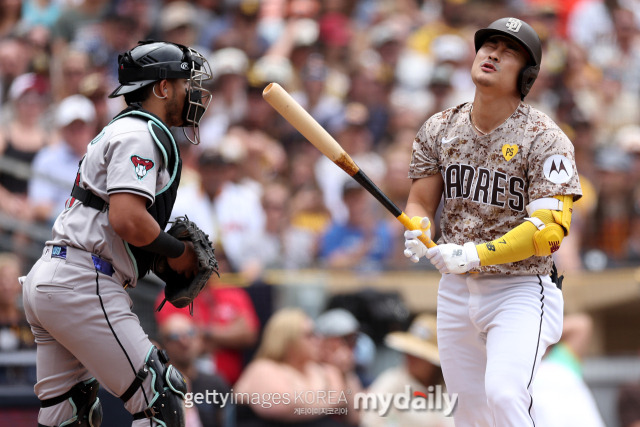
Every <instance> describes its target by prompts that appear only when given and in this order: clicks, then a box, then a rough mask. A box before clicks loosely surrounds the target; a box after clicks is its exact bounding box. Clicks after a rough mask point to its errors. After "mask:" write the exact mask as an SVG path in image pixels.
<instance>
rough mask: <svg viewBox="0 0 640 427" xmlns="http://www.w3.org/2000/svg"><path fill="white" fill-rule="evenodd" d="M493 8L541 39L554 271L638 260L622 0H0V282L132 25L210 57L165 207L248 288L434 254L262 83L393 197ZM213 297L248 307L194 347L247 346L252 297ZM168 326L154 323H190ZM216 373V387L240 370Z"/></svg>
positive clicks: (252, 331) (630, 50)
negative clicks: (553, 189)
mask: <svg viewBox="0 0 640 427" xmlns="http://www.w3.org/2000/svg"><path fill="white" fill-rule="evenodd" d="M503 16H517V17H519V18H522V19H524V20H526V21H527V22H528V23H530V24H531V25H532V26H533V27H534V28H535V29H536V31H537V32H538V34H539V35H540V37H541V39H542V42H543V61H542V68H541V71H540V75H539V77H538V79H537V81H536V83H535V85H534V86H533V89H532V91H531V92H530V94H529V95H528V96H527V98H526V100H525V101H526V102H527V103H529V104H531V105H533V106H535V107H537V108H539V109H540V110H542V111H543V112H545V113H547V114H548V115H549V116H551V118H552V119H554V120H555V121H556V122H557V123H558V124H559V125H560V126H561V127H562V129H563V130H564V131H565V133H566V134H567V135H568V136H569V138H570V139H571V141H572V142H573V144H574V146H575V150H576V162H577V166H578V170H579V173H580V180H581V184H582V188H583V193H584V197H583V198H582V199H581V200H580V201H579V202H577V203H576V205H575V209H574V215H573V224H572V232H571V235H570V236H569V237H568V238H567V239H565V241H564V242H563V245H562V248H561V250H560V251H559V252H558V253H557V254H556V263H557V265H558V269H559V270H560V271H561V272H565V273H570V272H579V271H592V270H593V271H597V270H603V269H616V268H619V267H629V266H636V265H638V261H639V260H640V179H639V178H640V72H639V69H640V2H638V1H635V0H617V1H616V0H563V1H551V0H484V1H479V0H422V1H420V0H322V1H320V0H261V1H260V0H195V1H190V2H184V1H161V0H112V1H107V0H84V1H83V0H49V1H47V0H0V251H2V252H5V254H4V255H6V257H5V258H3V259H2V263H0V271H2V276H3V278H15V277H17V276H18V275H20V274H24V273H26V272H27V271H28V269H29V268H30V266H31V264H32V262H33V261H34V260H35V259H36V258H37V257H38V256H39V255H40V253H41V250H42V244H43V243H44V241H45V240H47V238H48V237H49V235H50V227H51V224H52V223H53V221H54V219H55V217H56V216H57V214H58V213H59V212H60V211H61V210H62V209H63V208H64V202H65V200H66V199H67V197H68V196H69V191H70V189H71V186H72V182H73V180H74V178H75V174H76V171H77V166H78V162H79V160H80V159H81V157H82V155H83V154H84V152H85V149H86V145H87V144H88V143H89V141H91V140H92V138H93V137H94V136H95V135H96V134H97V133H98V132H99V131H100V129H101V128H102V127H103V126H105V125H106V124H107V123H108V122H109V121H110V120H111V118H112V117H113V116H114V115H115V114H116V113H117V112H119V111H120V110H122V109H123V108H124V105H123V104H122V102H123V101H122V98H116V99H109V98H108V97H107V96H108V94H109V93H110V92H111V91H112V90H113V89H114V88H115V87H117V67H116V64H117V57H118V54H119V53H122V52H124V51H126V50H128V49H130V48H132V47H133V46H135V45H136V42H137V41H138V40H146V39H155V40H166V41H171V42H176V43H180V44H184V45H187V46H191V47H194V48H195V49H197V50H198V51H199V52H201V53H203V54H204V55H205V56H206V57H207V58H208V60H209V62H210V64H211V67H212V70H213V75H214V79H213V81H212V82H210V89H211V91H212V93H213V101H212V103H211V106H210V107H209V110H208V111H207V113H206V115H205V116H204V118H203V120H202V122H201V140H202V143H201V144H200V145H198V146H192V145H191V144H190V143H189V142H188V141H187V140H186V139H185V138H184V137H183V136H182V132H179V131H177V132H175V136H176V138H177V140H178V141H179V144H180V147H181V153H182V156H183V162H184V170H183V174H182V181H181V189H180V191H179V195H178V200H177V201H176V207H175V209H174V213H175V214H177V215H184V214H187V215H188V216H189V218H190V219H192V220H194V221H195V222H196V223H198V224H199V225H200V226H201V227H202V228H203V229H204V230H205V231H206V232H207V233H208V234H209V235H210V236H212V237H213V239H214V243H215V246H216V254H218V255H219V258H220V260H221V261H222V262H221V265H222V272H223V273H233V274H236V275H237V277H239V278H240V279H238V280H239V281H240V282H242V283H245V284H259V283H261V282H262V281H263V279H264V277H265V274H266V273H267V272H269V271H272V270H286V271H298V270H302V269H322V270H332V271H335V270H346V271H355V272H360V273H371V272H381V271H394V270H408V269H413V270H422V269H423V270H432V268H431V266H430V264H429V263H427V262H421V263H419V264H417V265H414V264H413V263H409V262H407V260H406V258H404V256H403V255H402V246H403V238H402V229H401V225H400V224H399V223H397V222H396V221H395V219H394V218H393V217H392V216H390V215H389V214H388V213H387V212H386V211H384V210H383V209H382V208H381V207H380V206H379V205H378V204H377V202H376V201H375V200H374V199H373V198H372V197H371V196H370V195H368V194H367V193H366V192H365V191H364V190H362V188H360V187H359V186H358V185H357V184H354V183H353V182H352V181H351V179H350V178H349V177H348V176H347V175H346V174H345V173H344V172H343V171H342V170H340V169H339V168H337V167H336V166H335V165H334V164H333V163H331V162H330V161H329V160H328V159H326V158H324V157H323V156H322V155H321V154H320V152H319V151H318V150H317V149H315V147H313V146H312V145H311V144H309V143H308V142H306V141H305V140H304V138H303V137H302V136H301V135H299V134H298V133H297V132H296V131H295V129H293V128H292V127H291V126H290V125H289V124H287V123H286V122H285V121H284V120H283V119H282V118H281V117H280V116H279V115H278V114H277V113H276V112H275V110H273V109H272V108H271V107H270V106H269V105H268V104H267V103H266V102H264V100H263V99H262V91H263V89H264V88H265V86H266V85H267V84H268V83H270V82H277V83H279V84H280V85H282V86H283V87H284V88H285V89H286V90H287V91H288V92H289V93H291V94H292V96H293V97H294V98H295V99H296V100H298V101H299V102H300V104H302V105H303V106H304V107H305V108H306V109H307V110H308V111H309V112H310V113H311V114H312V115H313V116H314V117H315V118H316V119H317V120H318V122H320V123H321V124H322V125H323V126H324V127H325V128H326V129H327V130H328V131H329V132H330V133H331V134H332V135H334V136H335V137H336V139H337V140H338V141H339V142H340V143H341V144H342V145H343V146H344V148H345V149H346V150H347V152H349V153H350V154H351V155H352V157H353V158H354V160H355V161H356V163H358V165H360V166H361V168H362V169H363V170H364V171H365V172H366V173H367V175H369V176H370V177H371V179H372V180H373V181H374V182H375V183H377V184H378V185H379V186H380V187H381V188H382V189H383V191H384V192H385V193H386V194H387V195H388V196H389V197H390V198H391V199H392V200H393V201H394V202H395V203H396V204H397V205H398V206H399V207H401V208H403V207H404V204H405V202H406V199H407V195H408V190H409V186H410V181H409V180H408V179H407V171H408V164H409V160H410V156H411V146H412V141H413V139H414V137H415V134H416V133H417V131H418V129H419V127H420V126H421V124H422V123H423V122H424V121H425V120H426V119H427V118H428V117H429V116H430V115H432V114H434V113H436V112H438V111H441V110H443V109H445V108H449V107H452V106H455V105H457V104H460V103H463V102H467V101H471V100H472V99H473V93H474V86H473V83H472V82H471V80H470V77H469V72H468V71H469V68H470V65H471V63H472V61H473V58H474V54H475V52H474V49H473V34H474V32H475V31H476V30H477V29H479V28H481V27H484V26H486V25H487V24H488V23H490V22H492V21H493V20H495V19H497V18H499V17H503ZM436 231H437V230H436ZM4 255H3V256H4ZM6 281H7V282H8V284H6V285H4V286H5V288H6V291H3V292H4V295H3V296H2V297H3V301H5V302H6V304H5V303H4V302H3V305H2V307H0V325H13V324H15V323H16V321H15V319H17V318H19V317H20V314H19V307H18V306H17V305H16V304H15V299H16V298H17V296H18V294H19V289H18V290H17V291H16V290H13V288H14V287H13V285H11V284H10V283H9V282H11V280H6ZM16 286H17V283H16ZM3 289H4V288H3ZM255 295H259V294H258V293H255V294H254V295H253V296H254V298H253V301H254V302H255V301H257V300H259V298H256V297H255ZM211 298H213V296H212V297H211ZM216 298H217V299H216V301H227V302H228V303H229V306H230V307H234V308H233V309H229V310H227V311H226V312H225V311H224V310H219V312H218V313H217V314H215V313H210V314H208V315H206V316H205V320H203V319H199V320H198V322H199V323H200V324H201V326H202V325H211V324H219V325H222V326H224V325H229V324H232V323H233V322H231V321H230V320H229V317H228V314H229V312H234V310H235V311H238V312H242V313H244V315H243V316H241V317H243V319H244V320H243V322H245V323H242V324H235V328H236V329H235V331H236V335H233V334H232V333H229V334H228V335H225V333H226V332H224V331H223V330H222V329H224V328H222V329H220V330H215V328H214V329H211V330H208V331H207V333H206V334H204V335H205V338H204V343H205V344H206V343H207V342H208V341H210V342H209V344H208V345H209V347H210V349H212V348H215V347H216V344H211V342H213V341H216V340H217V342H218V343H220V342H224V343H226V344H225V345H227V344H228V345H229V347H230V348H232V349H235V350H238V349H245V350H246V349H251V348H254V349H255V346H257V345H258V344H257V343H258V341H257V340H258V337H259V335H260V334H261V331H262V327H263V326H264V324H265V322H266V321H267V319H268V318H269V317H270V314H271V312H270V310H269V307H266V308H265V307H261V306H259V305H257V306H256V307H253V308H252V307H249V306H251V305H252V303H251V301H250V300H247V299H246V296H238V295H235V294H234V293H233V292H229V293H227V294H225V295H217V296H216ZM212 301H213V300H212ZM396 302H397V301H396ZM211 305H215V304H214V303H211ZM222 306H224V304H221V307H222ZM11 307H13V309H12V308H11ZM252 310H253V311H252ZM202 312H203V313H204V312H206V309H203V310H202ZM225 313H226V315H227V317H225ZM247 313H249V314H247ZM414 314H415V313H414ZM207 316H209V317H207ZM216 316H218V317H216ZM216 319H217V320H216ZM164 320H167V319H164ZM360 320H362V319H360ZM404 320H405V321H404V322H403V323H402V326H404V327H405V328H406V327H408V326H409V321H408V320H409V319H408V318H404ZM167 321H168V320H167ZM12 322H13V323H12ZM185 322H186V320H184V319H183V320H182V321H181V322H175V321H174V322H173V323H170V324H169V325H173V327H175V328H178V329H180V328H182V330H183V332H184V331H187V332H188V331H190V330H191V329H190V325H189V324H186V323H185ZM198 322H196V323H198ZM216 322H217V323H216ZM300 322H301V321H300V320H299V321H298V323H300ZM303 323H304V322H302V323H300V324H303ZM159 327H160V329H162V327H161V326H159ZM167 327H168V326H167ZM201 329H202V328H201ZM205 329H206V328H205ZM16 330H19V331H21V329H19V328H18V329H16V327H13V331H14V333H13V336H14V338H15V337H16V336H18V338H19V339H18V340H17V341H16V340H15V339H14V340H13V341H11V340H9V341H7V340H8V338H7V339H4V337H5V335H6V334H3V335H2V336H0V338H3V339H0V351H1V350H2V348H14V349H15V348H22V346H23V345H24V346H25V347H28V346H29V345H30V344H29V343H28V341H29V340H28V338H25V336H27V335H28V330H27V331H22V332H19V333H16V332H15V331H16ZM238 331H244V335H243V334H240V332H238ZM247 331H248V332H247ZM351 332H352V331H349V334H350V333H351ZM373 332H375V331H373ZM297 333H302V332H301V331H298V332H297ZM167 334H169V335H170V333H169V332H167ZM169 335H167V336H169ZM174 335H175V334H174ZM347 335H348V334H347ZM7 336H8V335H7ZM158 336H160V334H159V335H158ZM23 338H24V339H23ZM378 338H379V339H376V344H379V343H380V342H382V340H383V337H378ZM212 340H213V341H212ZM220 340H222V341H220ZM225 340H228V341H225ZM23 341H24V343H23ZM7 343H9V344H7ZM31 345H32V343H31ZM218 345H219V344H218ZM205 347H206V345H205ZM365 353H366V352H365ZM185 363H186V362H185ZM185 369H189V368H188V366H185ZM233 369H236V370H235V371H233V372H235V374H234V375H235V376H232V377H228V378H226V380H227V383H229V384H233V382H234V381H235V380H237V375H239V373H240V370H241V368H238V367H237V366H236V367H234V368H233ZM256 369H257V370H258V371H259V369H265V367H264V366H263V367H258V368H256ZM256 369H253V370H252V372H253V371H256ZM266 369H269V367H267V368H266ZM245 383H251V382H245ZM365 383H366V381H365ZM254 385H255V384H254ZM258 387H259V385H258ZM350 421H353V420H350ZM434 425H435V424H434ZM625 427H626V426H625Z"/></svg>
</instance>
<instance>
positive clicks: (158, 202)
mask: <svg viewBox="0 0 640 427" xmlns="http://www.w3.org/2000/svg"><path fill="white" fill-rule="evenodd" d="M123 117H133V118H136V119H140V120H144V121H146V122H147V127H148V129H149V132H150V133H151V136H152V138H153V140H154V141H155V143H156V145H157V147H158V149H159V150H160V153H161V154H162V160H163V165H162V167H165V168H166V169H167V171H169V174H170V179H169V182H168V183H167V185H165V186H164V187H163V188H162V189H161V190H160V191H159V192H158V193H157V194H156V195H155V201H154V202H153V204H152V205H151V206H149V207H148V208H147V211H148V212H149V214H151V216H152V217H153V218H154V219H155V220H156V222H157V223H158V225H160V228H161V229H162V230H164V229H165V228H166V226H167V224H168V222H169V219H170V218H171V211H172V210H173V205H174V203H175V201H176V195H177V193H178V185H179V184H180V173H181V172H182V159H181V158H180V151H179V150H178V145H177V144H176V141H175V139H174V138H173V135H171V132H170V131H169V129H168V128H167V127H166V125H165V124H164V123H162V121H161V120H160V119H159V118H158V117H157V116H155V115H154V114H152V113H149V112H148V111H145V110H143V109H142V108H141V107H140V106H138V105H134V106H132V107H129V108H127V109H125V110H124V111H122V112H121V113H120V114H118V115H117V116H116V117H115V118H114V119H113V120H112V121H111V123H113V122H114V121H116V120H118V119H121V118H123ZM80 163H82V161H80ZM79 177H80V172H79V171H78V178H76V182H75V183H74V185H73V189H72V191H71V196H72V197H74V198H75V199H77V200H78V201H80V202H82V204H84V205H86V206H90V207H92V208H94V209H97V210H100V211H106V209H107V208H108V204H107V203H106V202H105V201H104V200H103V199H101V198H100V197H98V196H97V195H95V194H94V193H92V192H91V191H89V190H87V189H84V188H82V187H80V186H78V184H79V182H80V180H79ZM125 245H126V247H127V250H128V251H129V253H130V255H131V257H132V260H133V261H134V266H135V268H136V271H137V277H138V279H141V278H142V277H144V276H145V275H146V274H147V273H148V272H149V270H150V269H151V266H152V264H153V260H154V257H155V254H153V253H151V252H148V251H145V250H143V249H140V248H138V247H136V246H133V245H130V244H128V243H126V242H125Z"/></svg>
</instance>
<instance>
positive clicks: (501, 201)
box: [444, 164, 525, 212]
mask: <svg viewBox="0 0 640 427" xmlns="http://www.w3.org/2000/svg"><path fill="white" fill-rule="evenodd" d="M444 187H445V197H446V198H447V199H458V198H462V199H471V200H473V201H474V202H477V203H482V204H488V205H492V206H497V207H504V206H505V204H506V205H507V206H508V207H509V208H511V209H513V210H515V211H518V212H522V211H524V209H525V182H524V180H523V179H522V178H521V177H518V176H511V177H510V176H508V175H507V174H506V173H504V172H499V171H496V170H491V169H487V168H477V169H476V168H474V167H473V166H470V165H464V164H462V165H461V164H453V165H449V166H447V168H446V169H445V171H444Z"/></svg>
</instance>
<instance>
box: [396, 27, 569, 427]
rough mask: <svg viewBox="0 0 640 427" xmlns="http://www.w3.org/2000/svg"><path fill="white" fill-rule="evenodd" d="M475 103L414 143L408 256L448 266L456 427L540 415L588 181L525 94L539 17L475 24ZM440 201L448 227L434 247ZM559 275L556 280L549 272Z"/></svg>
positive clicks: (442, 333) (443, 327) (441, 327)
mask: <svg viewBox="0 0 640 427" xmlns="http://www.w3.org/2000/svg"><path fill="white" fill-rule="evenodd" d="M475 48H476V57H475V60H474V62H473V65H472V68H471V77H472V80H473V82H474V83H475V85H476V93H475V97H474V100H473V102H472V103H465V104H462V105H459V106H457V107H454V108H450V109H448V110H445V111H443V112H441V113H438V114H435V115H434V116H432V117H431V118H429V119H428V120H427V121H426V123H425V124H424V125H423V126H422V128H421V129H420V130H419V132H418V134H417V136H416V139H415V141H414V145H413V155H412V160H411V164H410V171H409V176H410V178H412V179H413V182H412V186H411V191H410V193H409V198H408V201H407V207H406V212H407V213H408V214H409V215H410V216H413V217H412V222H414V224H415V225H417V226H419V227H420V228H421V229H422V231H420V230H414V231H407V232H406V233H405V238H406V241H405V247H406V250H405V255H406V256H407V257H408V258H410V259H411V260H412V261H414V262H417V261H418V260H419V258H420V257H422V256H426V257H427V258H429V259H430V261H431V263H432V264H434V265H435V266H436V267H437V268H438V270H439V271H440V272H441V273H442V279H441V281H440V286H439V291H438V345H439V349H440V358H441V361H442V370H443V373H444V378H445V381H446V385H447V390H448V392H449V393H457V394H458V396H459V398H458V406H457V408H456V409H455V412H454V419H455V422H456V426H458V427H466V426H475V427H479V426H487V427H488V426H499V427H507V426H511V427H524V426H534V425H535V414H533V412H532V401H533V397H532V396H531V384H532V382H533V378H534V376H535V373H536V369H537V366H538V363H539V362H540V359H541V357H542V355H543V354H544V352H545V350H546V348H547V346H549V345H550V344H552V343H555V342H557V341H558V339H559V338H560V335H561V332H562V314H563V299H562V294H561V291H560V289H559V286H558V285H559V283H556V282H559V280H557V278H556V276H557V275H555V274H552V272H555V268H554V265H553V260H552V256H551V254H552V253H553V252H555V251H556V250H557V249H558V248H559V246H560V244H561V242H562V239H563V238H564V236H566V235H567V234H568V233H569V230H570V225H571V213H572V204H573V202H574V201H575V200H577V199H578V198H580V196H581V190H580V185H579V182H578V173H577V170H576V165H575V161H574V150H573V146H572V145H571V142H570V141H569V139H568V138H567V137H566V135H565V134H564V133H563V132H562V131H561V130H560V129H559V127H558V126H557V125H556V124H555V123H554V122H553V121H552V120H551V119H550V118H549V117H547V116H546V115H545V114H543V113H542V112H540V111H538V110H536V109H534V108H532V107H531V106H529V105H527V104H525V103H524V102H523V100H524V97H525V96H526V95H527V93H528V92H529V90H530V89H531V86H532V85H533V83H534V81H535V79H536V77H537V74H538V71H539V69H540V61H541V58H542V49H541V44H540V39H539V38H538V35H537V34H536V32H535V31H534V30H533V28H532V27H531V26H529V25H528V24H527V23H525V22H523V21H521V20H519V19H515V18H503V19H499V20H497V21H495V22H493V23H492V24H491V25H489V26H488V27H487V28H484V29H481V30H479V31H478V32H476V34H475ZM441 199H444V201H443V210H442V216H441V230H442V236H441V238H440V240H439V245H438V246H437V247H434V248H431V249H428V250H427V248H426V247H425V246H424V245H423V244H422V243H421V242H420V241H419V240H417V238H416V237H417V236H419V235H420V234H421V233H425V234H427V235H429V233H430V232H429V226H430V224H429V219H428V218H433V217H434V216H435V213H436V209H437V208H438V206H439V203H440V201H441ZM552 277H553V279H552Z"/></svg>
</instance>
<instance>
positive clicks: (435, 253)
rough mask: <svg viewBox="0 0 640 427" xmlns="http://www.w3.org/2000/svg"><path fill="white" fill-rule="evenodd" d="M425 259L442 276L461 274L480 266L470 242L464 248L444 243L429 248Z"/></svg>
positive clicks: (476, 251) (474, 246)
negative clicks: (427, 259)
mask: <svg viewBox="0 0 640 427" xmlns="http://www.w3.org/2000/svg"><path fill="white" fill-rule="evenodd" d="M427 258H429V261H431V264H433V265H434V266H436V268H437V269H438V271H440V273H442V274H447V273H454V274H462V273H466V272H467V271H469V270H471V269H472V268H475V267H478V266H479V265H480V258H479V257H478V250H477V249H476V245H475V244H474V243H472V242H467V243H465V244H464V246H460V245H454V244H452V243H446V244H443V245H438V246H436V247H434V248H430V249H429V250H428V251H427Z"/></svg>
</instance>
